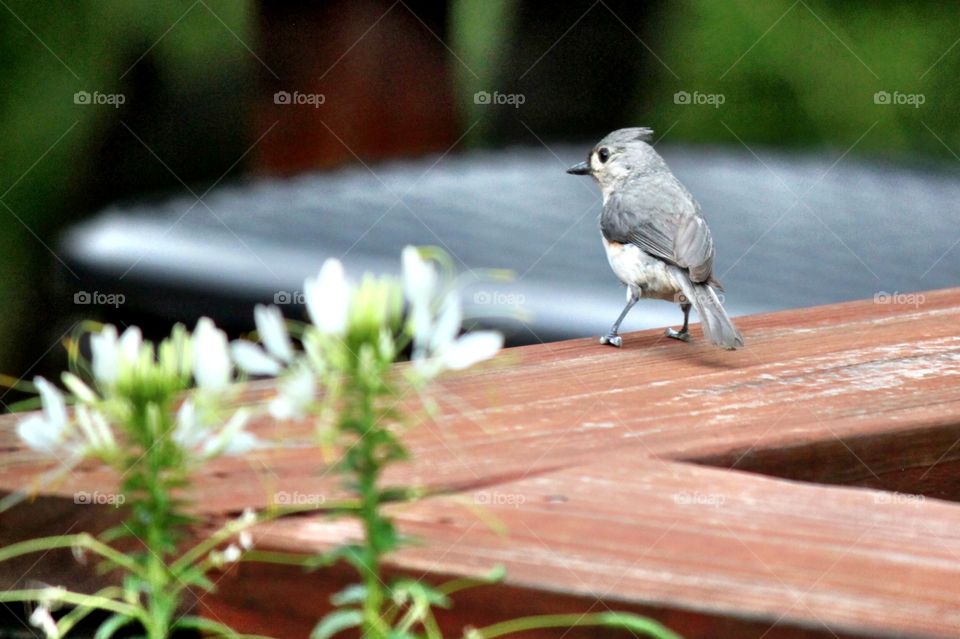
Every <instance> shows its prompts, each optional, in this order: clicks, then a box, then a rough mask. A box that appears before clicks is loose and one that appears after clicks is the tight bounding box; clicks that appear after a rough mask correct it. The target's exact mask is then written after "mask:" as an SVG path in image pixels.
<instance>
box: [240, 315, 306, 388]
mask: <svg viewBox="0 0 960 639" xmlns="http://www.w3.org/2000/svg"><path fill="white" fill-rule="evenodd" d="M253 316H254V320H255V321H256V323H257V332H258V333H259V334H260V341H261V342H263V345H264V346H266V347H267V350H266V351H264V350H263V349H262V348H261V347H260V346H259V345H258V344H254V343H253V342H247V341H243V340H238V341H235V342H233V343H231V344H230V352H231V354H232V355H233V361H234V362H235V363H236V364H237V366H238V367H239V368H241V369H242V370H244V371H246V372H247V373H249V374H251V375H279V374H280V371H282V370H283V365H284V364H289V363H290V362H292V361H293V344H292V343H291V342H290V334H289V333H287V327H286V324H284V321H283V315H282V314H281V313H280V309H279V308H277V307H276V306H263V305H262V304H258V305H257V306H256V307H255V308H254V309H253Z"/></svg>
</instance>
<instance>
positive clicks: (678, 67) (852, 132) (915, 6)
mask: <svg viewBox="0 0 960 639" xmlns="http://www.w3.org/2000/svg"><path fill="white" fill-rule="evenodd" d="M657 22H658V25H657V30H656V39H655V41H651V42H650V44H651V47H652V48H653V49H654V50H655V51H656V52H657V54H658V55H659V56H660V57H661V58H662V60H663V61H664V64H665V65H666V66H669V70H668V69H667V68H666V67H665V66H661V67H660V74H659V77H657V78H656V79H654V80H653V81H652V82H644V83H642V84H641V85H640V86H638V88H637V90H638V91H639V92H640V93H641V94H642V98H643V103H644V105H645V106H644V109H643V113H642V114H641V121H643V122H648V123H649V122H654V123H656V125H657V126H658V128H659V129H660V130H661V132H663V131H665V130H666V128H668V127H670V126H674V129H673V130H672V131H671V132H670V137H669V139H671V140H674V139H677V140H690V141H696V142H718V143H725V144H730V143H734V144H736V137H735V136H734V135H733V133H731V130H732V131H733V132H734V133H735V134H736V136H738V137H740V138H742V139H743V141H744V142H746V143H747V144H753V143H755V144H761V145H777V146H790V147H809V146H830V147H838V148H840V149H844V150H845V149H847V148H849V147H850V146H851V145H853V144H854V143H857V141H858V139H860V138H861V136H863V138H862V140H860V141H859V143H857V145H856V153H859V154H883V155H890V156H898V157H899V158H900V159H908V160H909V159H911V158H916V157H918V156H937V157H948V158H954V157H956V154H958V153H960V118H958V117H957V116H956V110H955V105H956V104H957V101H958V98H960V85H958V84H957V82H956V78H957V75H958V72H960V46H957V44H958V39H960V4H957V3H940V2H919V1H913V2H869V3H867V2H840V1H825V0H800V1H797V0H766V1H764V2H757V1H746V0H735V1H730V2H716V1H714V0H686V1H684V2H669V3H666V4H664V5H663V7H662V8H661V11H660V12H659V16H658V20H657ZM671 70H672V73H671ZM674 74H675V75H674ZM677 91H687V92H689V93H692V92H694V91H699V92H701V93H704V94H711V93H720V94H723V95H724V97H725V102H724V104H723V105H721V106H719V107H718V108H713V107H711V106H709V105H703V106H688V105H678V104H675V103H674V99H673V96H674V94H675V92H677ZM877 92H887V93H888V94H890V96H891V102H893V101H894V100H896V99H900V100H907V99H908V98H907V96H910V95H916V94H919V95H920V96H922V97H921V98H919V100H921V101H922V102H923V103H922V104H920V105H919V106H917V107H915V106H912V105H910V104H892V103H891V104H877V103H876V102H875V99H874V96H875V94H876V93H877ZM881 99H882V96H881ZM725 125H726V126H725ZM727 127H729V129H730V130H728V128H727ZM871 127H872V128H871ZM868 131H869V133H868ZM938 137H939V138H940V139H939V140H938V139H937V138H938ZM948 147H949V148H948Z"/></svg>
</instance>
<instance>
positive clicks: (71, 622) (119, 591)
mask: <svg viewBox="0 0 960 639" xmlns="http://www.w3.org/2000/svg"><path fill="white" fill-rule="evenodd" d="M122 595H123V588H119V587H117V586H107V587H106V588H103V589H101V590H98V591H97V592H95V593H93V596H94V597H103V598H105V599H110V600H113V601H115V600H117V599H119V598H120V597H121V596H122ZM94 610H95V608H89V607H87V606H77V607H76V608H74V609H73V610H71V611H70V612H68V613H67V614H65V615H64V616H62V617H60V619H59V620H58V621H57V630H59V631H60V636H61V637H66V636H68V635H69V634H70V631H71V630H73V628H74V626H76V625H77V624H78V623H80V622H81V621H83V620H84V618H86V617H87V616H88V615H89V614H90V613H91V612H93V611H94Z"/></svg>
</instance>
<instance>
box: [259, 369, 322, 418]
mask: <svg viewBox="0 0 960 639" xmlns="http://www.w3.org/2000/svg"><path fill="white" fill-rule="evenodd" d="M277 391H278V393H277V396H276V397H275V398H273V400H272V401H271V402H270V408H269V410H270V415H272V416H273V417H274V419H279V420H286V419H301V418H302V417H303V416H304V413H305V411H306V409H307V407H309V406H310V404H311V403H312V402H313V400H314V397H315V396H316V392H317V382H316V380H315V379H314V377H313V373H312V372H311V371H310V369H309V368H307V367H306V366H299V367H297V368H296V369H295V370H294V371H293V372H292V373H291V374H290V375H287V376H285V377H283V378H281V379H280V380H279V382H278V383H277Z"/></svg>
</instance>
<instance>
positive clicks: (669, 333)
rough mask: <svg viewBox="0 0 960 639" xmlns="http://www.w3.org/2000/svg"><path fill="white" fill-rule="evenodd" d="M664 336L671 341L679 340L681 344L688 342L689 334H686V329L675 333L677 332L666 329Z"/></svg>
mask: <svg viewBox="0 0 960 639" xmlns="http://www.w3.org/2000/svg"><path fill="white" fill-rule="evenodd" d="M666 334H667V337H672V338H673V339H678V340H680V341H681V342H689V341H690V333H688V332H687V331H686V329H684V330H680V331H677V330H674V329H672V328H668V329H667V331H666Z"/></svg>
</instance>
